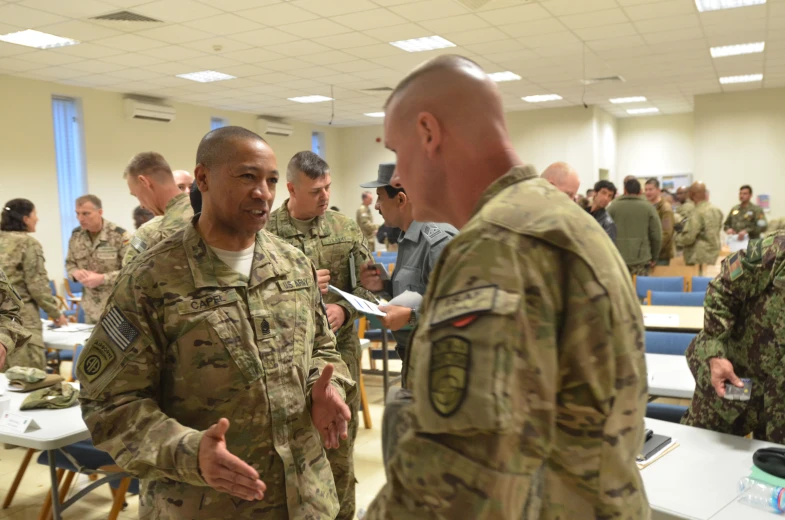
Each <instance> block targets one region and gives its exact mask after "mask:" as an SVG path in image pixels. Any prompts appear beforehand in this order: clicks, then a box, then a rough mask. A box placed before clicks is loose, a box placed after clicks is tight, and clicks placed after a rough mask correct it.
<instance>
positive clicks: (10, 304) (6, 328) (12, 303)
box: [0, 269, 31, 354]
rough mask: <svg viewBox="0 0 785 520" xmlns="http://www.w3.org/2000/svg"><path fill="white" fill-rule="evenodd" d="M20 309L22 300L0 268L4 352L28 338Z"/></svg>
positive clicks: (0, 324)
mask: <svg viewBox="0 0 785 520" xmlns="http://www.w3.org/2000/svg"><path fill="white" fill-rule="evenodd" d="M21 311H22V300H20V299H19V294H17V292H16V290H15V289H14V288H13V287H12V286H11V284H9V283H8V277H7V276H6V275H5V273H4V272H3V271H2V269H0V343H2V344H3V346H4V347H5V350H6V354H10V353H11V352H13V350H14V348H16V347H21V346H23V345H25V344H26V343H27V342H28V341H29V340H30V337H31V334H30V333H29V332H28V331H27V330H26V329H25V328H24V324H23V323H22V319H21V318H20V312H21Z"/></svg>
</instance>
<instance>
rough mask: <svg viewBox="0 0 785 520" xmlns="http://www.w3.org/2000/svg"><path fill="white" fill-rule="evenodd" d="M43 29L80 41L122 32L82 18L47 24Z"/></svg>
mask: <svg viewBox="0 0 785 520" xmlns="http://www.w3.org/2000/svg"><path fill="white" fill-rule="evenodd" d="M41 30H42V31H44V32H48V33H50V34H56V35H57V36H62V37H64V38H72V39H74V40H79V41H80V42H87V41H91V40H97V39H99V38H108V37H109V36H117V35H119V34H122V33H120V32H119V31H114V30H112V29H107V28H105V27H101V26H100V25H97V24H94V23H88V22H82V21H80V20H68V21H66V22H60V23H56V24H53V25H47V26H45V27H41Z"/></svg>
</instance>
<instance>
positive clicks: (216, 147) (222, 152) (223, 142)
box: [196, 126, 267, 168]
mask: <svg viewBox="0 0 785 520" xmlns="http://www.w3.org/2000/svg"><path fill="white" fill-rule="evenodd" d="M244 139H255V140H258V141H261V142H263V143H267V141H265V140H264V139H262V137H261V136H260V135H259V134H256V133H254V132H251V131H250V130H248V129H246V128H243V127H241V126H223V127H221V128H216V129H215V130H211V131H209V132H207V133H206V134H205V136H204V137H202V140H201V142H200V143H199V147H198V148H197V149H196V164H203V165H204V166H206V167H207V168H214V167H215V166H216V165H217V164H219V162H220V161H221V160H225V159H226V157H227V156H228V155H229V154H227V150H226V147H227V146H228V145H229V144H230V143H233V142H234V141H241V140H244Z"/></svg>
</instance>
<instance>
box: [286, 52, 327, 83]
mask: <svg viewBox="0 0 785 520" xmlns="http://www.w3.org/2000/svg"><path fill="white" fill-rule="evenodd" d="M301 59H303V60H304V61H305V57H304V56H303V57H302V58H301ZM330 66H331V67H332V65H330ZM335 72H336V71H335V70H334V69H331V68H327V67H314V66H311V67H308V68H307V69H300V70H297V69H295V70H293V71H291V74H292V75H294V76H297V77H299V78H306V79H307V78H323V77H324V76H332V75H334V74H335Z"/></svg>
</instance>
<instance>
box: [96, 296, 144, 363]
mask: <svg viewBox="0 0 785 520" xmlns="http://www.w3.org/2000/svg"><path fill="white" fill-rule="evenodd" d="M101 325H102V326H103V327H104V331H106V334H107V335H108V336H109V338H111V340H112V341H113V342H114V344H115V345H117V346H118V347H120V350H122V351H123V352H125V349H127V348H128V347H129V346H130V345H131V343H133V342H134V340H135V339H136V338H137V336H139V331H138V330H136V327H134V326H133V325H131V324H130V323H129V322H128V320H127V319H125V316H123V313H122V312H121V311H120V309H118V308H117V307H112V310H110V311H109V312H107V313H106V316H104V319H103V320H101Z"/></svg>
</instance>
